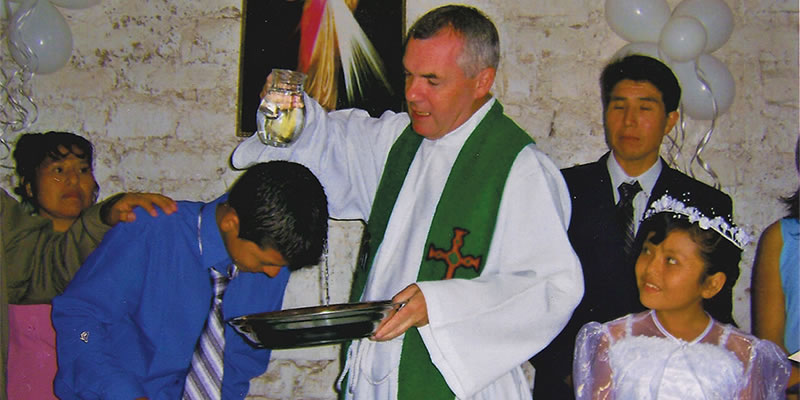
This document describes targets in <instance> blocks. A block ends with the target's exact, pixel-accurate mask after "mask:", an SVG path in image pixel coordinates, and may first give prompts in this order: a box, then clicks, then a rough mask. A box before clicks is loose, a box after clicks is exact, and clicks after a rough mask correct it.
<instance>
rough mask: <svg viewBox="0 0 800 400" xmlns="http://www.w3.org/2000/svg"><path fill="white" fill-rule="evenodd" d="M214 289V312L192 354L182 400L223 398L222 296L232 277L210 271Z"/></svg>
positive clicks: (223, 337)
mask: <svg viewBox="0 0 800 400" xmlns="http://www.w3.org/2000/svg"><path fill="white" fill-rule="evenodd" d="M209 271H210V273H211V281H212V285H213V289H214V298H213V299H212V301H211V311H210V312H209V313H208V319H207V320H206V327H205V329H203V333H202V334H201V335H200V340H199V341H198V342H197V347H196V348H195V349H194V355H192V365H191V368H190V369H189V374H188V375H187V376H186V383H185V385H184V387H183V399H184V400H186V399H192V400H193V399H204V400H205V399H217V400H218V399H220V397H221V396H222V372H223V369H222V367H223V363H222V356H223V351H224V349H225V329H224V328H225V327H224V325H223V321H222V294H223V293H224V292H225V288H226V287H227V286H228V282H229V281H230V278H229V277H228V276H226V275H223V274H221V273H219V272H217V270H215V269H214V268H209Z"/></svg>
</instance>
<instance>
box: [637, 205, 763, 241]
mask: <svg viewBox="0 0 800 400" xmlns="http://www.w3.org/2000/svg"><path fill="white" fill-rule="evenodd" d="M663 212H667V213H673V214H678V215H683V216H685V217H687V218H688V219H689V222H690V223H695V222H696V223H697V225H698V226H699V227H700V229H703V230H708V229H713V230H714V231H716V232H717V233H719V234H720V235H722V237H724V238H725V239H728V240H729V241H730V242H731V243H733V244H734V245H736V247H738V248H739V249H742V250H744V247H745V246H747V243H749V242H750V240H751V237H750V235H748V234H747V232H745V231H744V229H742V228H739V227H737V226H735V225H733V224H731V223H729V222H728V221H726V220H725V218H723V217H721V216H716V217H714V218H709V217H707V216H705V214H703V213H702V212H701V211H700V210H698V209H697V208H694V207H690V206H687V205H686V204H684V203H683V202H682V201H680V200H676V199H674V198H672V197H671V196H670V195H668V194H665V195H664V196H663V197H661V198H660V199H658V200H656V201H654V202H653V204H651V205H650V208H649V209H648V210H647V212H646V213H645V214H644V218H642V220H646V219H648V218H650V217H652V216H653V215H655V214H659V213H663Z"/></svg>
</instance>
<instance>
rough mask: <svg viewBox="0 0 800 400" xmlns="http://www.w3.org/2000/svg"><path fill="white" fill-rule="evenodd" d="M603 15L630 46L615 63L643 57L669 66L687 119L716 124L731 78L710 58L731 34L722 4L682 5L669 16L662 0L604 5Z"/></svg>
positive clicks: (715, 0)
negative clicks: (625, 59)
mask: <svg viewBox="0 0 800 400" xmlns="http://www.w3.org/2000/svg"><path fill="white" fill-rule="evenodd" d="M605 15H606V21H608V25H609V26H610V27H611V29H612V30H613V31H614V32H615V33H616V34H617V35H619V36H620V37H622V38H623V39H625V40H627V41H629V42H630V43H628V44H627V45H625V46H624V47H622V48H621V49H620V50H619V51H617V53H616V54H615V55H614V58H618V57H624V56H626V55H629V54H642V55H647V56H650V57H654V58H658V59H660V60H661V61H663V62H664V63H665V64H667V65H669V66H670V68H672V70H673V72H674V73H675V75H676V76H677V78H678V81H679V82H680V85H681V91H682V96H681V106H682V109H683V112H684V113H685V114H686V115H688V116H690V117H692V118H694V119H698V120H715V119H716V117H717V116H718V115H720V114H722V113H724V112H725V111H727V110H728V108H729V107H730V106H731V104H732V103H733V97H734V92H735V84H734V80H733V75H731V73H730V71H729V70H728V67H727V66H725V64H724V63H723V62H722V61H720V60H719V59H717V58H716V57H714V56H712V55H711V54H710V53H712V52H714V51H716V50H717V49H719V48H720V47H722V45H723V44H725V42H727V41H728V39H729V38H730V36H731V33H732V32H733V13H732V12H731V9H730V8H729V7H728V5H727V4H725V1H724V0H683V1H682V2H680V3H679V4H678V5H677V6H676V7H675V9H674V10H672V12H670V9H669V5H668V4H667V2H666V0H606V4H605Z"/></svg>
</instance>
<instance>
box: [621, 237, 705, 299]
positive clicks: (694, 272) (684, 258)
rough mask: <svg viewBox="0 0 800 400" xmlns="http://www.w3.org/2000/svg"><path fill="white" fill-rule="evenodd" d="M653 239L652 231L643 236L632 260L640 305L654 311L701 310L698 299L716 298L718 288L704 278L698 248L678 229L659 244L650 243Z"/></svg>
mask: <svg viewBox="0 0 800 400" xmlns="http://www.w3.org/2000/svg"><path fill="white" fill-rule="evenodd" d="M653 236H654V233H653V232H650V233H649V234H648V235H647V240H645V242H644V246H643V247H642V252H641V253H640V254H639V258H638V259H637V260H636V283H637V285H638V287H639V300H640V301H641V302H642V305H644V306H645V307H647V308H649V309H653V310H656V311H683V310H690V309H692V308H695V307H699V309H700V310H702V308H703V303H702V300H703V299H704V298H711V297H713V296H714V295H716V294H717V292H718V291H719V288H716V285H714V284H712V283H711V281H712V279H711V277H707V276H706V275H705V270H706V265H705V264H706V263H705V260H703V258H702V257H701V255H700V247H699V246H698V245H697V243H695V242H694V240H692V237H691V235H689V233H688V232H686V231H682V230H673V231H671V232H669V233H668V234H667V237H666V238H664V240H663V241H662V242H661V243H659V244H654V243H653V242H651V241H650V240H651V238H652V237H653ZM719 274H721V272H720V273H719ZM715 275H716V274H715ZM695 311H696V310H695Z"/></svg>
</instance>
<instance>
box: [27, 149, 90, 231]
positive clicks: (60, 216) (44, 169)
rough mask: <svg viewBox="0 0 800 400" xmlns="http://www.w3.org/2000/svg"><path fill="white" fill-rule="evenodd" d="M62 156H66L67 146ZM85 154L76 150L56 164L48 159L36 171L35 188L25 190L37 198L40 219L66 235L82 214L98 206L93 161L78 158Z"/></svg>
mask: <svg viewBox="0 0 800 400" xmlns="http://www.w3.org/2000/svg"><path fill="white" fill-rule="evenodd" d="M58 150H59V152H61V153H62V154H63V153H67V149H66V148H65V147H64V146H59V148H58ZM73 153H77V154H81V155H82V154H83V153H82V152H81V151H80V150H79V149H78V148H75V147H73V149H72V152H70V153H69V154H68V155H67V156H66V157H64V158H62V159H60V160H54V159H52V158H50V157H47V158H45V159H44V161H42V164H41V165H39V167H38V168H37V169H36V185H34V186H33V187H32V186H31V185H30V184H29V185H27V187H26V190H28V195H29V196H31V197H35V198H36V202H37V203H38V204H39V215H41V216H43V217H45V218H48V219H51V220H52V221H53V228H54V229H55V230H57V231H64V230H66V229H67V228H69V226H70V225H71V224H72V223H73V222H74V221H75V219H76V218H78V216H79V215H80V213H81V212H82V211H83V210H85V209H86V208H88V207H89V206H91V205H92V204H93V203H94V202H95V200H96V199H95V192H96V190H97V182H95V180H94V174H93V172H92V164H91V160H84V159H81V158H78V157H77V156H76V155H75V154H73Z"/></svg>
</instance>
